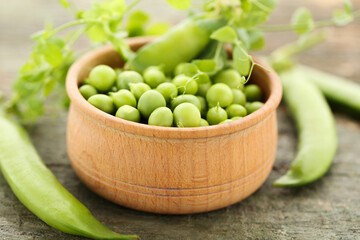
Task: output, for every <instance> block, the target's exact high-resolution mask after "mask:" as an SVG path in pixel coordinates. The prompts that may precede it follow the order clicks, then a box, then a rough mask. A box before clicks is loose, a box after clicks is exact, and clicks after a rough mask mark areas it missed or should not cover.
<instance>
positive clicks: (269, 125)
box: [67, 39, 281, 214]
mask: <svg viewBox="0 0 360 240" xmlns="http://www.w3.org/2000/svg"><path fill="white" fill-rule="evenodd" d="M131 41H134V42H135V43H137V44H138V45H133V46H135V47H139V46H141V45H142V44H144V43H146V42H147V41H149V40H148V39H136V40H131ZM130 44H131V43H130ZM98 64H108V65H110V66H113V67H115V66H121V64H122V61H121V59H120V58H119V57H118V55H117V54H116V53H115V52H114V51H113V50H112V49H111V48H108V47H107V48H103V49H100V50H97V51H96V52H94V53H91V54H89V55H88V56H85V57H83V58H82V59H80V60H79V61H78V62H77V63H75V64H74V66H73V67H72V68H71V70H70V71H69V74H68V79H67V90H68V93H69V96H70V99H71V100H72V104H71V107H70V111H69V118H68V128H67V147H68V154H69V158H70V161H71V164H72V166H73V168H74V170H75V172H76V173H77V175H78V176H79V178H80V179H81V180H82V181H83V182H84V183H85V184H86V185H87V186H88V187H89V188H90V189H92V190H93V191H94V192H96V193H98V194H99V195H101V196H103V197H105V198H107V199H109V200H110V201H113V202H115V203H118V204H120V205H123V206H126V207H130V208H134V209H138V210H142V211H148V212H154V213H164V214H188V213H198V212H206V211H211V210H215V209H218V208H222V207H226V206H228V205H231V204H234V203H236V202H238V201H240V200H242V199H244V198H246V197H248V196H249V195H251V194H252V193H253V192H254V191H256V190H257V189H258V188H259V187H260V186H261V185H262V184H263V183H264V181H265V180H266V178H267V177H268V175H269V173H270V171H271V169H272V165H273V162H274V159H275V152H276V144H277V121H276V111H275V110H276V107H277V105H278V104H279V102H280V98H281V85H280V82H279V80H278V79H277V77H276V75H275V74H273V73H271V74H270V73H267V72H266V71H263V70H261V69H260V68H258V69H256V71H255V72H254V75H253V77H252V80H251V81H252V82H254V83H257V84H259V85H260V86H261V87H262V89H263V90H264V92H265V95H266V99H267V101H266V104H265V105H264V107H263V108H261V109H260V110H258V111H257V112H258V113H257V112H255V113H253V114H250V115H249V116H247V117H245V118H243V119H241V120H238V121H234V122H230V123H228V124H223V125H217V126H212V127H201V128H187V129H179V128H164V127H154V126H148V125H144V124H136V123H132V122H128V121H124V120H121V119H117V118H115V117H113V116H110V115H107V114H105V113H103V112H101V111H100V110H98V109H96V108H94V107H93V106H91V105H90V104H89V103H87V102H86V101H85V100H84V99H83V98H82V97H81V95H80V94H79V93H78V90H77V87H78V84H79V83H80V82H81V80H82V79H84V78H85V77H86V76H87V74H88V73H89V71H90V69H91V68H92V67H94V66H96V65H98Z"/></svg>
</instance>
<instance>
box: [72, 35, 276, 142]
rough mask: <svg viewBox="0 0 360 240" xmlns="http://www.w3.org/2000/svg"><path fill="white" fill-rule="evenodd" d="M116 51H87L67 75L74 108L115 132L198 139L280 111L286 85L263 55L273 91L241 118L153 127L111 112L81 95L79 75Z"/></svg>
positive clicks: (135, 41)
mask: <svg viewBox="0 0 360 240" xmlns="http://www.w3.org/2000/svg"><path fill="white" fill-rule="evenodd" d="M153 39H154V38H153V37H136V38H129V39H127V40H126V41H127V43H128V44H130V45H132V46H136V47H139V46H142V45H144V44H146V43H149V42H150V41H152V40H153ZM114 52H115V50H114V48H113V47H112V46H103V47H100V48H98V49H96V50H93V51H90V52H88V53H86V54H85V55H83V56H82V57H80V58H79V59H78V60H76V61H75V62H74V63H73V65H72V66H71V67H70V69H69V71H68V74H67V77H66V91H67V93H68V96H69V98H70V100H71V108H73V107H75V109H76V110H78V111H79V112H80V113H81V114H83V115H84V116H85V117H87V118H89V119H90V120H93V121H95V122H96V123H97V124H100V125H102V126H103V127H105V128H110V129H112V130H113V131H115V132H121V133H126V134H134V135H140V136H144V137H155V138H172V139H184V138H185V139H195V138H196V139H197V138H209V137H217V136H223V135H229V134H233V133H236V132H238V131H241V130H245V129H247V128H249V127H252V126H255V125H256V124H258V123H259V122H261V121H262V120H264V119H266V118H267V117H268V116H270V115H271V114H272V113H273V112H274V111H275V110H276V108H277V107H278V105H279V104H280V101H281V97H282V86H281V82H280V79H279V77H278V76H277V74H276V73H275V71H274V70H273V69H272V68H271V67H270V66H269V65H268V64H267V63H265V62H264V61H262V60H260V59H259V58H256V57H253V58H254V60H255V62H257V63H259V64H261V65H262V66H264V67H265V68H266V69H269V70H270V72H268V71H266V70H265V69H263V68H260V67H257V68H256V71H260V72H261V73H262V74H263V75H266V76H267V78H268V80H269V81H270V94H269V97H268V99H267V100H266V102H265V104H264V106H262V107H261V108H260V109H259V110H257V111H255V112H253V113H251V114H249V115H247V116H245V117H243V118H241V119H239V120H236V121H231V122H229V123H225V124H220V125H213V126H207V127H189V128H177V127H160V126H152V125H148V124H142V123H135V122H131V121H127V120H124V119H120V118H117V117H115V116H113V115H110V114H107V113H105V112H103V111H101V110H99V109H97V108H96V107H94V106H92V105H91V104H90V103H88V102H87V101H86V100H85V98H84V97H83V96H82V95H81V93H80V91H79V87H78V83H79V80H78V78H79V75H80V72H81V70H82V69H83V68H84V67H85V66H87V65H88V64H89V63H91V62H92V61H96V59H97V57H98V56H100V55H101V56H103V55H106V54H114Z"/></svg>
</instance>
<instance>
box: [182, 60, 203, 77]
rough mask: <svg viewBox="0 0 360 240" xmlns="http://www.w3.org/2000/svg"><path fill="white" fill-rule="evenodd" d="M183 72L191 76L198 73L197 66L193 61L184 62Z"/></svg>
mask: <svg viewBox="0 0 360 240" xmlns="http://www.w3.org/2000/svg"><path fill="white" fill-rule="evenodd" d="M182 69H183V72H184V74H185V75H186V76H189V77H192V76H194V75H196V74H197V73H199V69H198V67H197V66H196V65H195V64H193V63H184V64H183V65H182Z"/></svg>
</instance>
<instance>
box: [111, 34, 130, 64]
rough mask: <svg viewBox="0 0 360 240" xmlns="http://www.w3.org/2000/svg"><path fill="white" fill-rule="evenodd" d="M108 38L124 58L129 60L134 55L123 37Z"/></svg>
mask: <svg viewBox="0 0 360 240" xmlns="http://www.w3.org/2000/svg"><path fill="white" fill-rule="evenodd" d="M110 40H111V43H112V44H113V46H114V48H115V50H116V51H118V52H119V53H120V55H121V56H122V57H123V59H124V60H126V61H129V60H131V59H133V58H134V57H135V53H134V52H133V51H132V50H131V49H130V47H129V45H128V44H127V43H126V42H125V41H124V39H123V38H112V39H110Z"/></svg>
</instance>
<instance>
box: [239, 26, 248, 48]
mask: <svg viewBox="0 0 360 240" xmlns="http://www.w3.org/2000/svg"><path fill="white" fill-rule="evenodd" d="M236 33H237V35H238V38H239V40H240V41H241V43H242V44H243V45H244V46H245V48H246V49H249V48H250V37H249V34H248V31H247V30H246V29H245V28H239V29H236Z"/></svg>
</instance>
